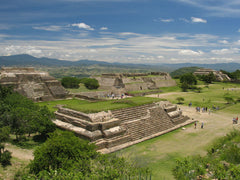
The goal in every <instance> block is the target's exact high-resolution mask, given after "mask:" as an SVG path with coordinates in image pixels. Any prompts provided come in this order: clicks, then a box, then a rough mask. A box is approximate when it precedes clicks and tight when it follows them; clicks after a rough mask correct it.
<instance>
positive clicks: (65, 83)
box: [61, 77, 80, 89]
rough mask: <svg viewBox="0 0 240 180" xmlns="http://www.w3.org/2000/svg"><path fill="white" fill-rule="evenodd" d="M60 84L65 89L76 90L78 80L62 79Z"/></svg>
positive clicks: (74, 78) (71, 78) (73, 78)
mask: <svg viewBox="0 0 240 180" xmlns="http://www.w3.org/2000/svg"><path fill="white" fill-rule="evenodd" d="M61 83H62V85H63V87H65V88H73V89H77V88H79V83H80V79H78V78H76V77H63V78H62V79H61Z"/></svg>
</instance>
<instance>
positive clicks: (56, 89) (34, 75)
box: [0, 67, 68, 101]
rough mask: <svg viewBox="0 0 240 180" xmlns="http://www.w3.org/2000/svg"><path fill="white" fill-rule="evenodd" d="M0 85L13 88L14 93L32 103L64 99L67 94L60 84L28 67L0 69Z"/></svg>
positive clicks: (46, 74) (44, 73) (43, 73)
mask: <svg viewBox="0 0 240 180" xmlns="http://www.w3.org/2000/svg"><path fill="white" fill-rule="evenodd" d="M0 84H1V85H3V86H8V87H13V90H14V91H17V92H19V93H20V94H22V95H24V96H26V97H28V98H29V99H32V100H34V101H49V100H54V99H59V98H65V97H66V96H67V94H68V93H67V91H66V90H65V89H64V88H63V87H62V85H61V83H60V82H59V81H58V80H56V79H55V78H54V77H51V76H50V75H49V74H48V73H47V72H38V71H35V69H34V68H29V67H28V68H14V67H2V69H1V70H0Z"/></svg>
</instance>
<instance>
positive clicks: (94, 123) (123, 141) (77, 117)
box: [54, 101, 193, 153]
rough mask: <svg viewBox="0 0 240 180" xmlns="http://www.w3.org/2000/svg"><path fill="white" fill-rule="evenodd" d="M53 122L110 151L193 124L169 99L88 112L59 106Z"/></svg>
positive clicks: (107, 151)
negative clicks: (105, 110) (106, 110)
mask: <svg viewBox="0 0 240 180" xmlns="http://www.w3.org/2000/svg"><path fill="white" fill-rule="evenodd" d="M55 115H56V120H55V121H54V123H55V124H56V125H57V126H58V127H60V128H61V129H65V130H69V131H73V132H75V134H76V135H77V136H79V137H81V138H84V139H87V140H89V141H91V142H94V143H95V144H96V145H97V147H98V149H99V151H100V152H102V153H111V152H114V151H117V150H120V149H122V148H125V147H128V146H131V145H133V144H136V143H139V142H142V141H145V140H147V139H151V138H154V137H157V136H159V135H162V134H164V133H167V132H170V131H173V130H175V129H178V128H180V127H182V126H185V125H187V124H190V123H193V120H191V119H190V118H189V117H187V116H183V115H182V111H181V110H179V109H177V106H176V105H172V104H171V103H169V102H167V101H160V102H158V103H152V104H146V105H142V106H137V107H132V108H124V109H118V110H112V111H110V110H109V111H108V112H99V113H92V114H85V113H82V112H79V111H75V110H71V109H67V108H64V107H61V106H59V107H58V111H56V112H55Z"/></svg>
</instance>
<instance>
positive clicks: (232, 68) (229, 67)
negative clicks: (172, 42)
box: [163, 63, 240, 72]
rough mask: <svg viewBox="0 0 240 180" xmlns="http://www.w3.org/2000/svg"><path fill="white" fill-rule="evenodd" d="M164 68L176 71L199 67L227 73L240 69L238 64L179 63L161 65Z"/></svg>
mask: <svg viewBox="0 0 240 180" xmlns="http://www.w3.org/2000/svg"><path fill="white" fill-rule="evenodd" d="M163 65H164V66H167V67H171V68H172V69H174V70H176V69H179V68H183V67H199V68H209V69H214V70H217V71H219V70H221V69H222V70H225V71H228V72H233V71H236V70H237V69H240V63H216V64H193V63H179V64H163Z"/></svg>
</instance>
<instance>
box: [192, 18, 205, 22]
mask: <svg viewBox="0 0 240 180" xmlns="http://www.w3.org/2000/svg"><path fill="white" fill-rule="evenodd" d="M191 20H192V22H193V23H207V20H205V19H202V18H196V17H191Z"/></svg>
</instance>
